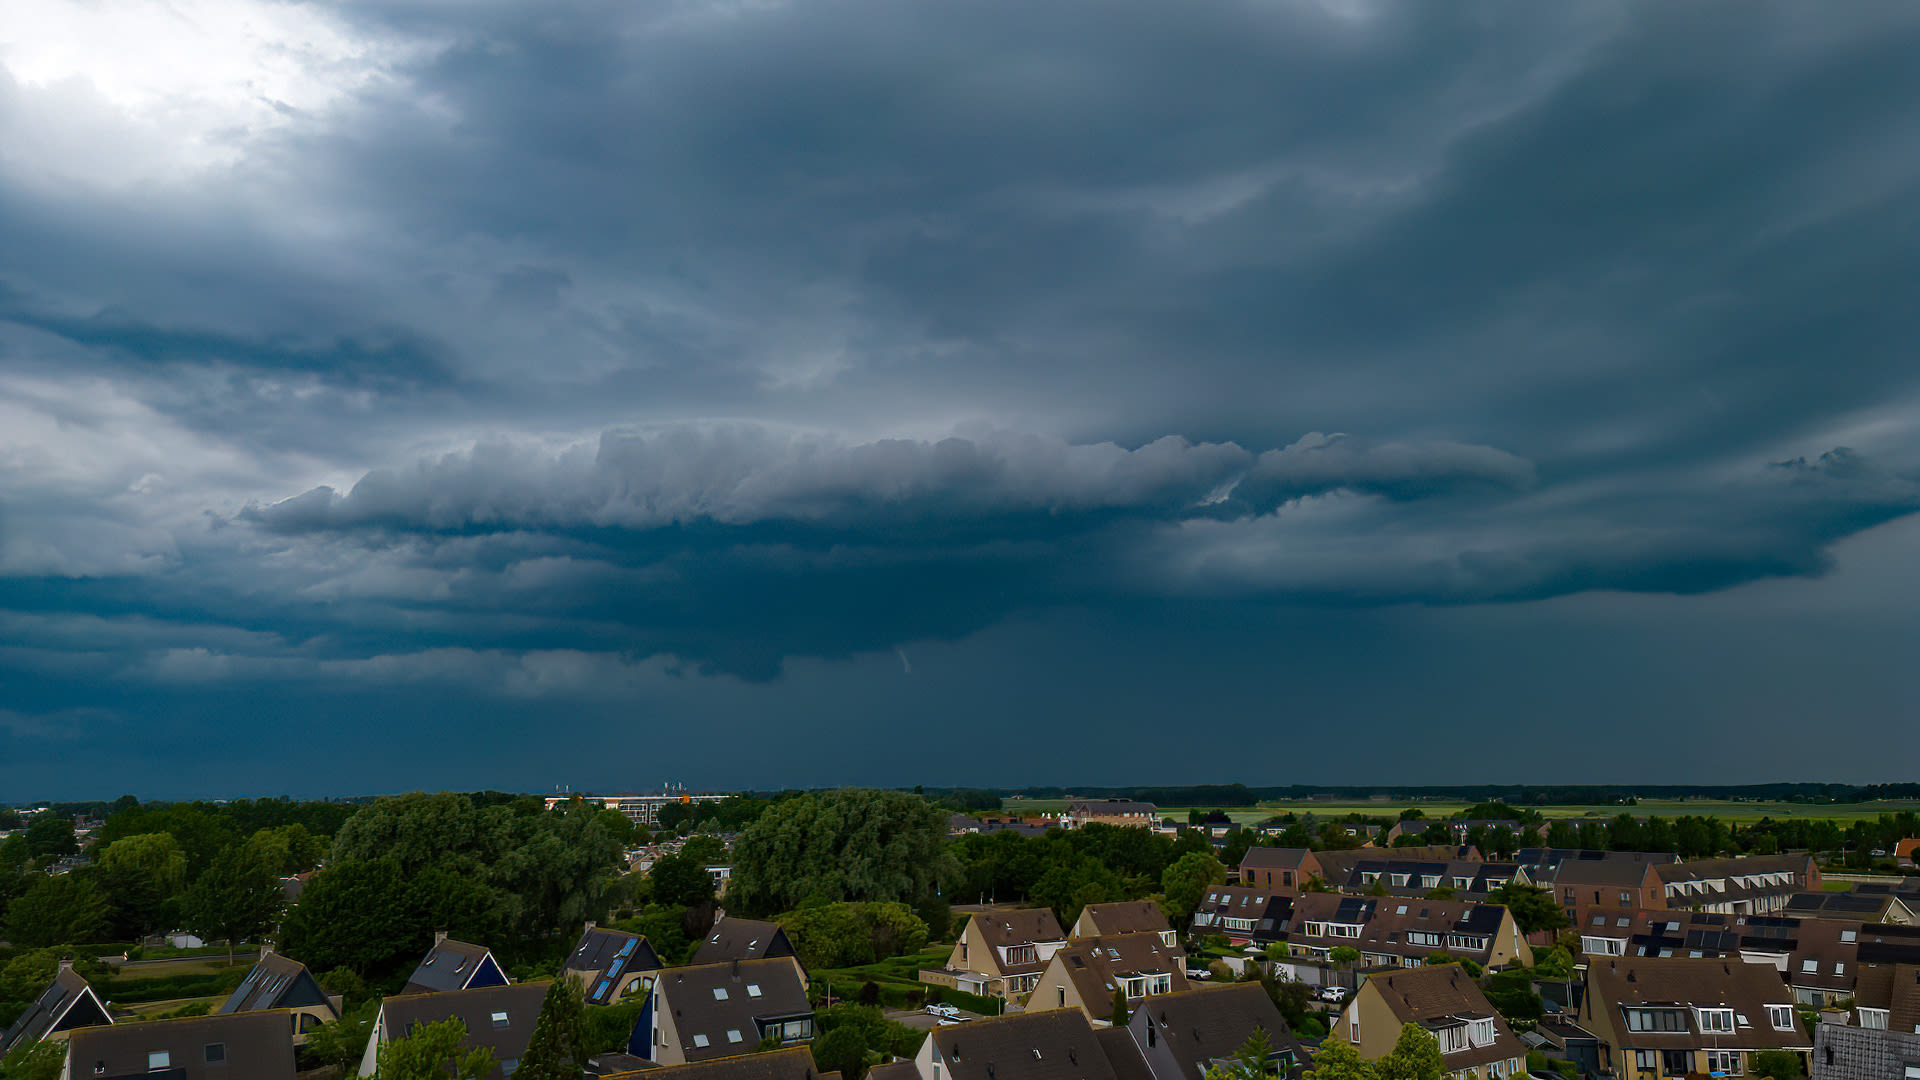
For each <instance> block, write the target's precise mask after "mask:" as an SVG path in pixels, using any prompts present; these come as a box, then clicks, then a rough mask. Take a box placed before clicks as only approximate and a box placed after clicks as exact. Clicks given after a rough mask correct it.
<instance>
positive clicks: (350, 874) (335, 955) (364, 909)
mask: <svg viewBox="0 0 1920 1080" xmlns="http://www.w3.org/2000/svg"><path fill="white" fill-rule="evenodd" d="M407 896H408V887H407V880H406V875H405V874H404V873H403V872H402V871H401V869H400V864H399V863H398V862H396V861H394V860H393V859H372V860H368V861H364V862H362V861H354V860H348V861H345V862H341V863H338V864H335V865H332V866H329V867H327V868H326V869H325V870H322V871H320V872H319V873H317V874H315V875H313V877H311V878H309V879H308V880H307V887H306V889H305V890H304V891H303V892H301V894H300V903H298V904H297V905H295V906H294V908H293V910H292V911H291V912H289V913H288V914H287V918H286V922H285V923H283V924H282V925H281V928H280V939H281V946H282V949H283V951H285V952H287V953H289V954H291V955H293V956H298V957H300V958H301V959H302V960H304V961H305V962H306V964H307V966H308V967H310V968H314V969H316V970H321V971H325V970H330V969H332V968H351V969H353V970H354V971H357V972H361V973H363V974H365V975H367V976H370V977H376V978H377V977H379V976H381V975H383V974H386V973H388V972H389V971H391V970H392V967H393V965H394V963H395V958H396V957H398V956H401V955H402V954H406V953H408V952H410V951H418V949H419V948H424V946H425V943H426V940H427V937H426V935H427V934H430V933H431V928H425V927H420V926H418V925H417V920H415V919H414V918H412V917H411V912H410V911H409V907H410V903H409V901H408V899H407Z"/></svg>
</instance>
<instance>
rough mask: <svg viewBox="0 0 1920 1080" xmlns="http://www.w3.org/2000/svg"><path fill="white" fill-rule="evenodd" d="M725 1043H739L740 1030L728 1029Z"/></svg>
mask: <svg viewBox="0 0 1920 1080" xmlns="http://www.w3.org/2000/svg"><path fill="white" fill-rule="evenodd" d="M727 1041H728V1042H730V1043H737V1042H739V1041H740V1029H739V1028H728V1029H727Z"/></svg>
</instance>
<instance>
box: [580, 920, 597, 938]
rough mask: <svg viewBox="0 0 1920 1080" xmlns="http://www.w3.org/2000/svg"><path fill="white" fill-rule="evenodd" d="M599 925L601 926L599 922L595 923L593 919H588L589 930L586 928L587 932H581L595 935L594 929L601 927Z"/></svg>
mask: <svg viewBox="0 0 1920 1080" xmlns="http://www.w3.org/2000/svg"><path fill="white" fill-rule="evenodd" d="M599 925H600V924H599V923H598V922H595V921H594V920H592V919H588V920H587V928H586V929H585V930H583V931H581V932H582V933H586V934H591V933H593V929H594V927H596V926H599Z"/></svg>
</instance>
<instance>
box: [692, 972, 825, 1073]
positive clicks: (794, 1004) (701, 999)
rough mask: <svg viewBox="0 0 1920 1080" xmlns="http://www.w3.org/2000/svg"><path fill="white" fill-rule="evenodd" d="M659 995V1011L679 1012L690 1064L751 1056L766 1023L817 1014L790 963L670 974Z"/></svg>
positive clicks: (804, 986)
mask: <svg viewBox="0 0 1920 1080" xmlns="http://www.w3.org/2000/svg"><path fill="white" fill-rule="evenodd" d="M654 993H655V994H656V995H658V999H657V1003H656V1007H658V1008H660V1009H671V1010H672V1011H673V1026H674V1030H675V1031H676V1032H677V1033H678V1035H679V1038H680V1050H681V1052H682V1053H683V1054H684V1055H685V1056H686V1059H687V1060H688V1061H705V1060H709V1059H712V1058H720V1057H729V1056H731V1055H734V1054H747V1053H751V1052H752V1051H753V1048H754V1047H755V1046H756V1045H758V1044H759V1042H760V1038H761V1030H760V1025H761V1023H762V1022H766V1021H771V1020H777V1019H785V1018H791V1017H796V1016H809V1015H812V1012H813V1006H812V1005H811V1004H809V1003H808V1001H807V988H806V984H805V983H803V982H802V981H801V980H800V970H799V968H798V967H796V966H795V965H794V962H793V961H792V960H790V959H787V958H786V957H769V958H767V959H764V960H730V961H727V962H726V963H724V964H701V965H697V966H694V967H679V968H667V969H666V970H664V971H662V972H661V973H660V975H659V978H658V980H657V981H656V982H655V983H654ZM695 1036H702V1037H703V1040H704V1042H705V1043H706V1045H704V1046H702V1045H700V1042H701V1041H702V1040H696V1039H695Z"/></svg>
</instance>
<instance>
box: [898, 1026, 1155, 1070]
mask: <svg viewBox="0 0 1920 1080" xmlns="http://www.w3.org/2000/svg"><path fill="white" fill-rule="evenodd" d="M1093 1038H1094V1041H1095V1042H1097V1043H1099V1044H1100V1049H1101V1050H1102V1051H1103V1052H1104V1053H1105V1054H1106V1055H1107V1064H1109V1065H1111V1066H1113V1075H1114V1076H1115V1077H1116V1078H1117V1080H1153V1070H1151V1069H1149V1068H1147V1059H1146V1058H1144V1057H1142V1056H1140V1047H1138V1046H1137V1045H1135V1044H1134V1041H1133V1032H1131V1031H1129V1030H1128V1029H1126V1028H1123V1027H1107V1028H1095V1029H1094V1032H1093ZM872 1075H873V1074H872V1073H869V1074H868V1077H869V1080H872ZM901 1080H909V1078H904V1077H903V1078H901Z"/></svg>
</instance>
